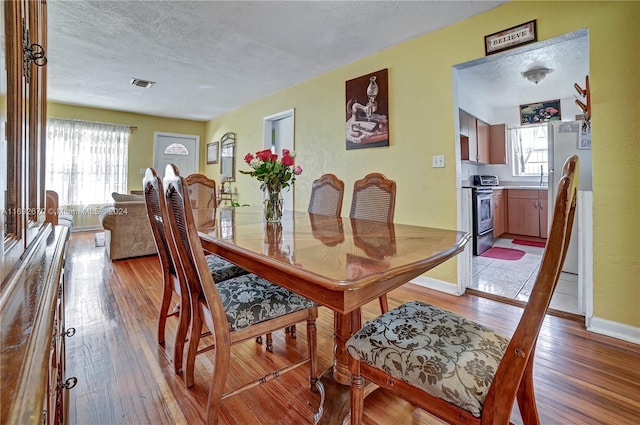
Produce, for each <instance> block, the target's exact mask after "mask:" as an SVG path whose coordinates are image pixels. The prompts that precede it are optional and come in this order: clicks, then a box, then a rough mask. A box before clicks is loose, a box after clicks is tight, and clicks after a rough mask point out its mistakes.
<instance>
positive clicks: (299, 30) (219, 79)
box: [47, 0, 505, 120]
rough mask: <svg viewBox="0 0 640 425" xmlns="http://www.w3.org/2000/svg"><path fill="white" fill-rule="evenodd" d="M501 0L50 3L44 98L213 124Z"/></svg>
mask: <svg viewBox="0 0 640 425" xmlns="http://www.w3.org/2000/svg"><path fill="white" fill-rule="evenodd" d="M502 3H505V1H317V2H316V1H284V2H283V1H97V2H90V1H60V0H49V1H48V3H47V4H48V22H49V40H48V45H49V47H48V52H47V57H48V60H49V65H48V87H47V90H48V97H49V99H50V100H52V101H55V102H60V103H68V104H75V105H82V106H94V107H99V108H106V109H114V110H122V111H131V112H138V113H143V114H149V115H158V116H166V117H175V118H188V119H194V120H209V119H211V118H214V117H217V116H220V115H222V114H224V113H226V112H228V111H230V110H233V109H236V108H238V107H240V106H242V105H244V104H246V103H249V102H251V101H253V100H256V99H259V98H261V97H264V96H266V95H269V94H271V93H274V92H277V91H279V90H282V89H284V88H286V87H289V86H292V85H295V84H297V83H300V82H302V81H305V80H308V79H310V78H313V77H315V76H317V75H320V74H322V73H324V72H327V71H330V70H332V69H335V68H337V67H340V66H342V65H345V64H347V63H350V62H353V61H355V60H357V59H360V58H363V57H366V56H369V55H371V54H373V53H375V52H378V51H380V50H383V49H385V48H387V47H390V46H393V45H395V44H398V43H401V42H403V41H406V40H409V39H412V38H415V37H417V36H419V35H422V34H425V33H428V32H431V31H435V30H438V29H440V28H443V27H445V26H447V25H450V24H452V23H455V22H457V21H460V20H463V19H466V18H468V17H471V16H473V15H477V14H479V13H482V12H484V11H486V10H488V9H491V8H493V7H496V6H498V5H500V4H502ZM132 78H140V79H145V80H151V81H155V82H156V84H155V85H154V86H153V87H152V88H150V89H142V88H139V87H134V86H132V85H130V84H129V82H130V80H131V79H132Z"/></svg>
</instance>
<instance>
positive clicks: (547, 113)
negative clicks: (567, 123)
mask: <svg viewBox="0 0 640 425" xmlns="http://www.w3.org/2000/svg"><path fill="white" fill-rule="evenodd" d="M548 121H561V115H560V99H556V100H547V101H545V102H537V103H530V104H528V105H520V124H522V125H527V124H541V123H543V122H548Z"/></svg>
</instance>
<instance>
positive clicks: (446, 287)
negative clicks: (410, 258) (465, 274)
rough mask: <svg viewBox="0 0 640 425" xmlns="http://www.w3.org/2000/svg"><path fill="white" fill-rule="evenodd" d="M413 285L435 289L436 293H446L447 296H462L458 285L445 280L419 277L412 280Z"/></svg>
mask: <svg viewBox="0 0 640 425" xmlns="http://www.w3.org/2000/svg"><path fill="white" fill-rule="evenodd" d="M411 283H413V284H416V285H418V286H422V287H423V288H428V289H433V290H436V291H440V292H444V293H446V294H451V295H456V296H460V295H462V293H460V291H459V290H458V285H455V284H452V283H449V282H445V281H444V280H438V279H433V278H431V277H426V276H418V277H416V278H415V279H413V280H411Z"/></svg>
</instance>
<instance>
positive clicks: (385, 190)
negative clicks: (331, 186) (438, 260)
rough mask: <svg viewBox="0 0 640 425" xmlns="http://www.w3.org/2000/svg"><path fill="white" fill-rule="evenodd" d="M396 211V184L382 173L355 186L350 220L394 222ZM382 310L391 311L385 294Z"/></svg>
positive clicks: (382, 298) (381, 299)
mask: <svg viewBox="0 0 640 425" xmlns="http://www.w3.org/2000/svg"><path fill="white" fill-rule="evenodd" d="M395 209H396V182H395V181H393V180H390V179H388V178H387V177H386V176H385V175H384V174H382V173H370V174H367V175H366V176H364V178H362V179H360V180H356V182H355V183H354V184H353V196H352V198H351V210H350V212H349V217H350V218H356V219H365V220H374V221H384V222H386V223H392V222H393V215H394V212H395ZM379 302H380V310H381V311H382V312H383V313H386V312H387V311H389V301H388V300H387V295H386V294H384V295H382V296H380V298H379Z"/></svg>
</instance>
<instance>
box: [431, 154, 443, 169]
mask: <svg viewBox="0 0 640 425" xmlns="http://www.w3.org/2000/svg"><path fill="white" fill-rule="evenodd" d="M433 168H444V155H433Z"/></svg>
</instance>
